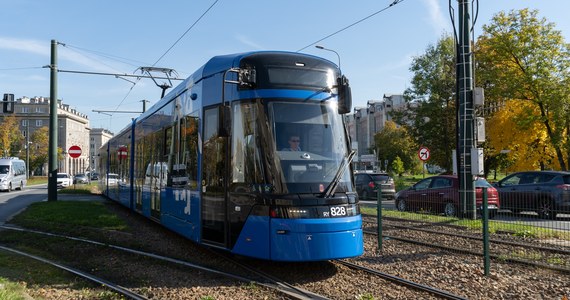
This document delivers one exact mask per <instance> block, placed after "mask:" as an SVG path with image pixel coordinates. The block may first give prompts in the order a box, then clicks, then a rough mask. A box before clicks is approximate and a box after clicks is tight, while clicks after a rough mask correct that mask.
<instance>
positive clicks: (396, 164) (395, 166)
mask: <svg viewBox="0 0 570 300" xmlns="http://www.w3.org/2000/svg"><path fill="white" fill-rule="evenodd" d="M392 170H394V173H396V174H398V176H401V175H402V173H404V162H402V160H401V159H400V157H399V156H396V158H395V159H394V161H392Z"/></svg>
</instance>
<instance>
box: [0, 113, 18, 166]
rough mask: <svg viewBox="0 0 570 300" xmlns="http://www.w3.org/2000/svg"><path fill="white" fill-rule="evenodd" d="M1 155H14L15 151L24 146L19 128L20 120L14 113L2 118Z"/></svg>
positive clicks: (0, 134)
mask: <svg viewBox="0 0 570 300" xmlns="http://www.w3.org/2000/svg"><path fill="white" fill-rule="evenodd" d="M0 128H1V130H0V150H1V151H2V153H0V156H12V155H13V154H14V151H16V152H17V151H18V150H20V149H21V148H22V145H21V140H22V134H21V133H20V130H19V128H18V120H17V119H16V116H15V115H14V114H10V115H5V116H4V118H2V119H0Z"/></svg>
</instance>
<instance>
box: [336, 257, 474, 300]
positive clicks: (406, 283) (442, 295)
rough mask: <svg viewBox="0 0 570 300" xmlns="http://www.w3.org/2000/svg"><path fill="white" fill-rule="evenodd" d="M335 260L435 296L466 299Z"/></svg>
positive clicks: (457, 299)
mask: <svg viewBox="0 0 570 300" xmlns="http://www.w3.org/2000/svg"><path fill="white" fill-rule="evenodd" d="M335 262H337V263H340V264H342V265H345V266H347V267H349V268H352V269H356V270H360V271H364V272H366V273H370V274H373V275H376V276H379V277H381V278H383V279H385V280H388V281H392V282H395V283H397V284H400V285H405V286H408V287H411V288H414V289H417V290H420V291H423V292H427V293H430V294H433V295H437V296H440V297H443V298H445V299H453V300H466V299H467V298H465V297H462V296H459V295H455V294H452V293H450V292H447V291H444V290H440V289H438V288H434V287H431V286H427V285H423V284H421V283H417V282H413V281H410V280H407V279H404V278H401V277H398V276H394V275H391V274H388V273H384V272H381V271H378V270H374V269H371V268H367V267H363V266H360V265H357V264H354V263H351V262H347V261H344V260H335Z"/></svg>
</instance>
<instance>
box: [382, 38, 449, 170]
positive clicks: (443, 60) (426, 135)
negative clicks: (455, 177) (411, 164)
mask: <svg viewBox="0 0 570 300" xmlns="http://www.w3.org/2000/svg"><path fill="white" fill-rule="evenodd" d="M455 67H456V59H455V42H454V39H453V38H452V37H451V36H448V35H444V36H443V37H442V38H441V39H440V40H439V41H438V43H437V44H436V45H430V46H428V48H427V49H426V52H425V54H423V55H420V56H417V57H414V59H413V61H412V65H411V67H410V71H412V72H413V74H414V75H413V78H412V87H410V88H408V89H407V90H406V91H405V92H404V96H405V99H406V101H407V103H408V109H407V110H401V111H397V112H394V113H393V114H392V116H393V118H394V120H396V123H398V124H400V125H402V126H404V127H406V128H407V129H408V131H409V132H410V134H411V136H412V137H413V138H414V141H415V143H416V144H418V145H423V146H427V147H428V148H430V149H434V150H433V151H432V153H431V158H430V160H431V162H432V163H433V164H436V165H439V166H440V167H442V168H444V169H446V170H451V168H452V163H451V161H452V160H451V159H452V158H451V155H452V150H453V149H455V145H456V129H455V128H456V126H455V120H456V110H455V84H456V78H455ZM416 149H417V148H416Z"/></svg>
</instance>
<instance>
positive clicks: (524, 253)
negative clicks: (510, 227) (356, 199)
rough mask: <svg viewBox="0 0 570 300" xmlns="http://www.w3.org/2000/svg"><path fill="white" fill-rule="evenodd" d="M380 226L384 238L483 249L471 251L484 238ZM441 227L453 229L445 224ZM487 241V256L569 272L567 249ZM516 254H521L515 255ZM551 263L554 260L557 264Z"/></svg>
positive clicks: (372, 223)
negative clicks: (488, 243)
mask: <svg viewBox="0 0 570 300" xmlns="http://www.w3.org/2000/svg"><path fill="white" fill-rule="evenodd" d="M406 222H407V220H406ZM364 224H365V226H366V225H369V226H370V227H371V228H373V227H376V225H377V223H376V222H375V221H367V220H365V221H364ZM383 227H384V230H383V234H382V236H383V238H389V239H393V240H398V241H402V242H406V243H412V244H416V245H421V246H427V247H432V248H437V249H443V250H448V251H453V252H458V253H465V254H469V255H475V256H483V252H482V250H481V251H479V250H472V249H482V241H483V239H482V238H481V237H477V236H472V235H468V234H463V233H454V232H451V231H446V232H444V231H440V230H433V229H426V228H418V227H417V226H410V225H398V224H390V223H386V222H384V224H383ZM444 227H445V228H453V227H449V226H445V225H444ZM386 229H388V230H386ZM390 229H392V230H394V231H396V230H397V233H395V234H390V231H391V230H390ZM364 232H365V233H366V234H372V235H378V231H377V230H376V231H374V230H367V229H365V230H364ZM418 232H420V233H424V235H419V234H417V233H418ZM442 237H452V238H453V239H445V238H442ZM490 241H491V243H490V245H491V251H490V252H491V253H490V255H489V256H490V258H492V259H497V260H502V261H508V262H513V263H519V264H525V265H531V266H537V267H540V268H546V269H551V270H556V271H561V272H565V273H570V251H568V250H565V249H561V248H552V247H544V246H540V245H532V244H527V243H520V242H513V241H503V240H499V239H491V240H490ZM517 253H520V254H519V256H518V257H517ZM527 257H528V258H527ZM551 262H556V264H553V263H551Z"/></svg>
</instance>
